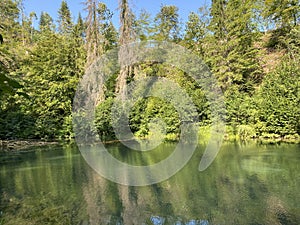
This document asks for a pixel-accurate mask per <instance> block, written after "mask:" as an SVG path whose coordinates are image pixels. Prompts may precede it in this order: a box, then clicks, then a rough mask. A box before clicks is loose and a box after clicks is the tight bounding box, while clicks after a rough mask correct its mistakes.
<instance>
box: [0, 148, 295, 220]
mask: <svg viewBox="0 0 300 225" xmlns="http://www.w3.org/2000/svg"><path fill="white" fill-rule="evenodd" d="M174 146H175V144H174ZM109 148H110V152H111V154H112V155H114V156H115V157H117V158H119V159H121V160H122V161H124V162H128V163H131V164H136V165H139V164H140V162H143V164H144V163H146V162H149V163H154V162H158V161H159V159H160V158H161V159H164V158H165V157H167V156H168V155H169V154H170V153H171V150H172V144H164V145H161V146H160V147H159V148H158V149H156V150H155V151H154V152H153V153H151V152H149V153H140V152H136V151H133V152H128V150H126V151H125V148H124V147H122V146H121V145H111V146H110V147H109ZM203 149H204V146H203V147H201V146H200V147H199V149H197V151H196V153H195V154H194V156H193V158H192V160H191V161H190V162H189V163H188V165H187V166H185V167H184V168H183V169H182V170H181V171H180V172H179V173H178V174H176V175H175V176H173V177H171V178H170V179H169V180H167V181H164V182H162V183H159V184H155V185H151V186H145V187H131V186H123V185H118V184H115V183H112V182H110V181H108V180H106V179H104V178H102V177H100V176H99V175H98V174H97V173H96V172H94V171H93V170H92V169H91V168H90V167H89V166H88V165H87V164H86V163H85V161H84V160H83V158H82V157H81V156H80V154H79V152H78V150H77V148H76V147H74V146H65V147H53V149H52V150H51V151H36V152H33V153H27V154H19V155H18V157H15V156H14V155H3V154H2V155H0V159H5V161H1V160H0V162H2V163H1V164H0V224H14V225H15V224H82V225H83V224H113V225H117V224H120V225H121V224H125V225H133V224H146V225H148V224H154V225H160V224H164V225H167V224H176V225H177V224H178V225H179V224H184V225H199V224H200V225H213V224H230V225H232V224H239V225H242V224H249V225H250V224H251V225H254V224H256V225H258V224H270V225H271V224H272V225H276V224H278V225H279V224H284V225H289V224H295V225H296V224H300V205H299V201H298V200H299V199H300V193H299V185H300V176H299V167H300V164H299V162H300V152H299V151H300V149H299V145H288V144H281V145H258V144H255V143H252V144H247V145H244V146H241V145H238V144H234V143H226V144H224V146H223V148H222V149H221V152H220V154H219V155H218V157H217V158H216V160H215V161H214V162H213V164H212V165H211V166H210V167H209V168H208V169H207V170H206V171H204V172H199V171H198V165H199V161H200V159H201V156H202V153H203ZM8 158H9V159H15V158H17V160H6V159H8Z"/></svg>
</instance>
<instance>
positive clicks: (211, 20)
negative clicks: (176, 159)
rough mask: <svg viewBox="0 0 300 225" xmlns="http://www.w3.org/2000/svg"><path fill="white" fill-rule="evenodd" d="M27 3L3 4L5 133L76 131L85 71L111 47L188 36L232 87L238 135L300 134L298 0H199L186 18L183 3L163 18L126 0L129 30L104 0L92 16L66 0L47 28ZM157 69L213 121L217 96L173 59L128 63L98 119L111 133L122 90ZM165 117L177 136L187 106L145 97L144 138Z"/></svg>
mask: <svg viewBox="0 0 300 225" xmlns="http://www.w3.org/2000/svg"><path fill="white" fill-rule="evenodd" d="M18 2H19V1H14V0H4V1H3V2H1V4H0V16H1V21H0V34H1V37H2V38H3V43H2V41H1V43H0V95H1V96H0V102H1V104H0V139H16V138H17V139H18V138H38V139H41V138H42V139H43V138H44V139H59V138H61V139H70V138H73V132H72V115H71V112H72V100H73V97H74V94H75V91H76V87H77V85H78V83H79V80H80V78H81V77H82V76H83V74H84V70H85V69H87V68H88V67H89V66H90V65H91V64H92V63H93V62H94V60H95V59H96V58H97V57H99V56H101V55H103V54H105V53H106V52H107V51H108V50H110V49H112V48H114V47H116V46H121V45H123V44H126V43H130V42H132V41H139V40H142V41H145V40H156V41H170V42H175V43H178V44H180V45H182V46H185V47H187V48H188V49H190V50H192V51H193V52H194V53H195V54H197V55H199V56H200V57H201V58H202V59H203V60H204V61H205V62H206V63H207V65H208V66H209V68H210V69H211V71H212V72H213V74H214V75H215V77H216V79H217V81H218V84H219V86H220V87H221V88H222V90H223V92H224V96H225V101H226V102H225V103H226V107H227V116H226V123H227V125H228V127H229V129H228V133H231V134H234V135H239V136H240V137H242V138H249V137H260V136H263V137H278V138H292V137H293V138H295V137H296V138H297V137H299V134H300V122H299V121H300V111H299V108H300V107H299V105H300V100H299V99H300V72H299V71H300V70H299V69H300V65H299V61H300V56H299V52H300V42H299V40H300V24H299V22H300V19H299V15H300V6H299V2H298V1H294V0H281V1H277V0H276V1H275V0H268V1H261V0H256V1H243V0H213V1H212V4H211V7H210V8H207V7H204V6H201V5H199V7H201V8H199V10H198V11H195V12H191V14H190V16H189V19H188V21H186V24H185V25H183V24H182V23H181V22H180V21H181V20H180V16H179V13H178V10H179V9H178V8H177V7H176V6H174V5H162V6H161V9H160V10H159V12H158V13H157V14H156V15H153V17H152V15H150V14H149V13H147V12H146V11H142V12H141V13H140V15H137V16H136V15H135V14H134V12H133V11H132V10H131V9H130V5H129V3H128V1H126V0H122V1H120V29H119V32H118V31H117V29H116V28H115V27H114V25H113V23H112V15H113V14H112V11H111V10H110V9H108V8H107V6H106V5H105V4H104V3H101V2H99V1H98V0H87V1H86V11H87V18H86V19H83V18H82V17H81V15H79V16H78V18H77V20H76V22H74V21H73V19H72V18H73V15H72V13H71V12H70V10H69V7H68V5H67V2H66V1H64V0H63V1H62V3H61V6H60V8H59V10H58V18H57V20H55V19H53V18H51V16H50V15H49V14H48V13H47V12H43V13H42V14H41V15H40V16H39V21H38V24H39V26H38V28H37V27H34V26H33V21H34V19H35V18H36V17H37V16H36V14H35V13H34V12H32V13H30V16H29V17H26V16H25V14H24V13H23V10H24V9H23V8H22V5H20V4H19V3H18ZM266 24H268V26H267V27H268V29H267V30H264V32H262V29H263V28H265V27H266V26H265V25H266ZM120 60H121V59H120ZM120 63H121V65H122V61H120ZM153 76H159V77H166V78H168V79H171V80H172V81H174V82H176V83H178V84H179V86H180V87H181V88H182V89H183V90H185V91H186V92H187V93H188V94H189V96H190V97H191V98H192V100H193V101H194V103H195V105H196V106H197V112H198V115H197V116H198V117H199V119H200V123H201V125H205V126H206V125H209V123H210V111H209V103H208V102H207V99H206V96H205V95H204V93H203V91H202V90H201V88H200V87H199V86H198V85H197V84H196V82H195V81H193V79H192V78H190V77H189V76H187V74H185V73H184V72H183V71H181V70H179V69H177V68H174V67H173V66H171V65H166V64H164V63H163V64H157V63H142V64H139V65H134V66H129V67H122V68H121V71H120V73H119V74H115V75H114V76H113V78H112V79H109V80H108V81H106V83H105V84H103V85H104V86H103V90H105V93H103V95H102V96H101V100H102V102H101V103H100V104H99V106H98V107H97V110H96V119H95V124H96V128H97V130H98V133H99V135H100V136H101V137H102V138H105V139H106V140H109V139H114V138H115V134H114V132H113V129H112V121H111V113H110V109H111V106H112V104H113V100H114V98H115V96H116V95H117V94H120V93H123V94H124V90H125V85H126V84H128V83H130V82H131V81H134V80H135V79H137V78H138V77H153ZM157 118H161V119H162V120H163V121H164V122H165V124H166V132H167V135H169V136H170V137H172V138H174V139H176V137H178V134H179V132H180V119H179V117H178V113H177V112H176V110H175V108H174V106H172V104H170V103H168V102H165V101H163V100H162V99H158V98H152V97H149V98H146V99H140V100H139V101H138V102H136V103H135V105H134V107H133V108H132V110H131V113H130V115H129V121H130V128H131V130H132V131H133V133H134V134H135V135H136V136H139V137H147V136H149V135H151V134H150V133H149V130H150V128H149V126H151V121H153V120H154V119H157Z"/></svg>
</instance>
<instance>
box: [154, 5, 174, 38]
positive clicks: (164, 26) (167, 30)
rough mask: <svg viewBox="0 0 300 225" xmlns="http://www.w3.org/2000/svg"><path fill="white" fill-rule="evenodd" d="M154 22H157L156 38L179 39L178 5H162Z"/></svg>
mask: <svg viewBox="0 0 300 225" xmlns="http://www.w3.org/2000/svg"><path fill="white" fill-rule="evenodd" d="M154 22H155V24H156V26H155V28H154V30H155V32H156V34H155V35H154V39H156V40H158V41H179V38H180V37H179V36H180V35H179V33H180V26H179V14H178V8H177V7H176V6H174V5H170V6H161V8H160V12H159V13H158V14H157V15H156V17H155V19H154Z"/></svg>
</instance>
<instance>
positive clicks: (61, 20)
mask: <svg viewBox="0 0 300 225" xmlns="http://www.w3.org/2000/svg"><path fill="white" fill-rule="evenodd" d="M58 24H59V25H58V30H59V32H60V33H62V34H69V33H71V31H72V27H73V22H72V18H71V12H70V9H69V6H68V4H67V2H66V1H65V0H63V1H62V2H61V6H60V9H59V10H58Z"/></svg>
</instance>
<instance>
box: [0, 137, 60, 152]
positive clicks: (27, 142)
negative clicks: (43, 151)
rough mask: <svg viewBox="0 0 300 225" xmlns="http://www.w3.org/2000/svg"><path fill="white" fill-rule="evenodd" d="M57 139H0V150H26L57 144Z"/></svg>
mask: <svg viewBox="0 0 300 225" xmlns="http://www.w3.org/2000/svg"><path fill="white" fill-rule="evenodd" d="M59 143H60V142H58V141H43V140H38V139H20V140H17V139H16V140H0V152H14V151H22V150H26V149H27V148H30V147H39V146H47V145H58V144H59Z"/></svg>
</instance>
